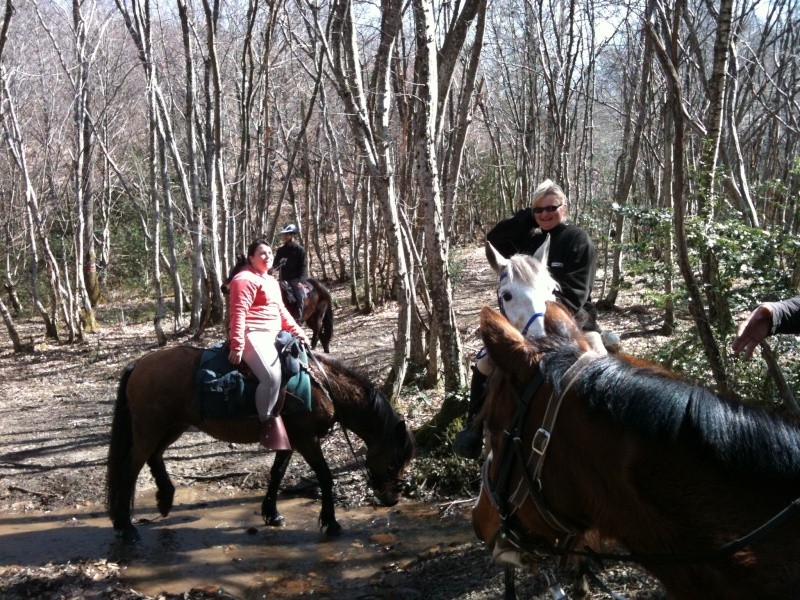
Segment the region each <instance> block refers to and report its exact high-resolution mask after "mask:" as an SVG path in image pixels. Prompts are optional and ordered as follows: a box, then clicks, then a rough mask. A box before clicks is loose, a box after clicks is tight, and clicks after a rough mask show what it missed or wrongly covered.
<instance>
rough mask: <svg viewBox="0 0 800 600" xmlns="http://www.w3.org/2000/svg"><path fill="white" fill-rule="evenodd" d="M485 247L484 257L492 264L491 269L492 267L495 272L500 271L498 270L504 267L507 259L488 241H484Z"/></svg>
mask: <svg viewBox="0 0 800 600" xmlns="http://www.w3.org/2000/svg"><path fill="white" fill-rule="evenodd" d="M485 248H486V259H487V260H488V261H489V264H490V265H491V266H492V269H494V271H495V273H500V271H502V270H503V269H505V268H506V265H507V264H508V259H507V258H505V257H504V256H503V255H502V254H500V253H499V252H498V251H497V250H496V249H495V247H494V246H492V244H491V242H489V241H487V242H486V244H485Z"/></svg>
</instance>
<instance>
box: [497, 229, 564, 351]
mask: <svg viewBox="0 0 800 600" xmlns="http://www.w3.org/2000/svg"><path fill="white" fill-rule="evenodd" d="M549 251H550V236H547V239H546V240H545V243H544V244H542V245H541V246H540V247H539V249H538V250H537V251H536V253H535V254H534V255H533V256H529V255H527V254H515V255H514V256H512V257H511V258H504V257H503V256H502V255H501V254H500V253H499V252H497V250H496V249H495V248H494V246H492V244H490V243H489V242H486V258H487V259H488V261H489V264H490V265H491V267H492V269H494V271H495V273H497V276H498V277H499V283H498V285H497V301H498V305H499V307H500V312H502V313H503V314H504V315H505V317H506V318H507V319H508V320H509V322H510V323H511V324H512V325H514V327H516V328H517V330H519V331H521V332H522V334H523V335H525V336H531V337H533V336H541V335H544V314H545V308H546V303H547V302H548V301H554V300H555V296H554V295H553V291H554V290H556V289H558V284H557V283H556V281H555V280H554V279H553V277H552V276H551V275H550V271H549V270H548V269H547V256H548V253H549Z"/></svg>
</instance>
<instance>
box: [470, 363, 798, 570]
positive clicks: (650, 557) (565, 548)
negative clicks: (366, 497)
mask: <svg viewBox="0 0 800 600" xmlns="http://www.w3.org/2000/svg"><path fill="white" fill-rule="evenodd" d="M598 357H599V355H597V354H596V353H594V352H591V351H589V352H585V353H584V354H582V355H581V356H580V357H579V358H578V360H577V361H576V362H575V364H574V365H572V366H571V367H570V368H569V369H568V370H567V372H566V373H565V374H564V376H563V377H562V379H561V381H562V383H565V387H564V389H563V391H562V392H561V394H560V395H559V397H558V398H554V395H553V394H551V395H550V399H549V400H548V404H547V408H546V410H545V416H544V418H543V422H542V425H541V427H539V429H538V430H537V431H536V433H535V434H534V437H533V442H532V444H531V454H530V457H529V458H528V460H527V461H526V460H525V455H524V449H523V445H522V431H523V429H524V426H525V418H526V416H527V414H528V411H529V410H530V407H531V405H532V402H533V397H534V396H535V395H536V393H537V392H538V391H539V388H540V387H541V386H542V384H543V383H544V381H545V378H544V375H543V374H542V372H541V370H540V371H539V372H537V373H536V375H535V376H534V377H533V379H532V380H531V381H530V382H529V383H528V385H527V386H526V388H525V390H524V392H523V393H522V394H521V395H518V396H517V398H516V404H517V411H516V413H515V415H514V420H513V421H512V423H511V426H510V427H509V429H507V430H505V431H504V433H503V444H502V446H501V449H500V463H499V464H500V472H499V473H498V475H497V478H496V479H495V482H494V483H495V485H494V486H493V485H492V483H493V482H492V481H491V480H490V477H489V467H490V465H491V454H490V455H489V457H488V458H487V459H486V461H485V462H484V464H483V466H482V468H481V481H482V483H483V486H484V489H486V490H487V491H488V495H489V498H490V500H491V502H492V504H493V506H494V507H495V509H496V510H497V513H498V515H499V516H500V520H501V524H500V527H499V528H498V531H497V533H496V534H495V536H494V537H495V539H497V538H498V537H499V538H500V539H502V540H504V541H507V542H509V543H510V544H511V545H512V546H513V547H514V548H515V549H516V550H518V551H522V552H527V553H530V554H533V555H536V554H537V553H542V552H543V553H546V554H550V555H553V556H560V557H562V558H566V557H568V556H579V557H584V558H591V559H594V560H595V561H600V560H615V561H620V562H636V563H648V564H649V565H680V564H690V563H703V562H709V561H713V560H717V559H719V558H723V557H725V556H728V555H730V554H733V553H735V552H738V551H739V550H741V549H743V548H745V547H747V546H749V545H751V544H753V543H755V542H757V541H758V540H760V539H761V538H763V537H764V536H765V535H766V534H767V533H769V532H770V531H772V530H773V529H775V528H776V527H777V526H779V525H780V524H781V523H783V522H784V521H786V520H787V519H788V518H789V517H791V516H792V515H793V514H794V513H795V512H797V511H798V510H800V498H796V499H795V500H793V501H792V502H790V503H789V504H788V505H787V506H786V507H785V508H784V509H783V510H781V511H780V512H778V513H777V514H775V515H774V516H772V517H771V518H770V519H769V520H767V521H766V522H764V523H762V524H761V525H759V526H758V527H757V528H755V529H754V530H752V531H751V532H749V533H748V534H746V535H744V536H742V537H740V538H738V539H736V540H733V541H731V542H728V543H726V544H723V545H722V546H719V547H717V548H715V549H713V550H708V551H703V552H695V553H691V554H637V553H626V554H621V553H613V552H612V553H606V552H595V551H593V550H591V549H590V548H588V547H587V549H585V550H574V549H573V548H572V546H573V545H574V543H575V541H576V539H577V537H578V536H579V535H580V534H581V533H583V531H585V528H581V527H579V526H576V525H573V524H571V523H569V522H568V520H567V519H564V518H562V517H560V516H558V515H556V513H555V512H554V511H553V510H552V509H551V508H550V507H549V505H548V504H547V502H546V501H545V499H544V496H543V493H542V487H543V486H542V481H541V472H542V466H543V464H544V459H545V456H546V452H547V448H548V446H549V443H550V439H551V435H552V430H553V427H554V426H555V422H556V418H557V417H558V411H559V408H560V407H561V403H562V401H563V399H564V397H565V396H566V394H567V392H569V390H570V388H571V387H572V384H573V383H575V381H576V380H577V379H578V377H579V375H580V373H581V371H583V369H584V368H585V367H586V366H587V365H588V363H590V362H591V361H593V360H595V359H596V358H598ZM515 460H519V461H520V463H521V464H522V479H521V480H520V482H519V484H518V485H517V488H516V489H515V491H514V493H513V494H512V495H511V497H508V492H509V487H510V476H511V469H512V467H513V465H514V462H515ZM523 483H524V484H525V486H524V487H523ZM527 495H529V496H530V498H531V500H532V501H533V503H534V505H535V506H536V508H537V510H538V511H539V514H540V515H541V517H542V518H543V519H544V521H545V522H546V523H547V524H548V525H549V526H550V527H552V528H553V529H554V530H555V531H558V532H559V533H562V534H565V538H564V539H563V541H559V540H558V539H556V542H555V544H550V543H548V542H547V541H546V538H545V537H544V536H536V539H535V540H534V539H531V538H530V537H526V536H524V534H523V535H520V534H519V533H518V532H517V531H515V530H514V529H513V528H512V526H511V523H510V520H511V518H512V517H513V515H514V513H515V512H516V510H517V508H519V507H520V506H521V505H522V503H523V502H524V501H525V498H526V497H527ZM509 505H510V506H511V508H510V510H509ZM501 551H502V549H501Z"/></svg>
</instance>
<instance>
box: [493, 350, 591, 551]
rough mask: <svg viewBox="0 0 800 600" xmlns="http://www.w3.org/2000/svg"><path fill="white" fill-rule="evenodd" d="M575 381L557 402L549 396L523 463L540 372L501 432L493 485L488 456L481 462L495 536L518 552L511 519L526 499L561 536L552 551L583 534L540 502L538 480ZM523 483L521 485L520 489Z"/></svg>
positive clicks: (518, 539) (519, 542)
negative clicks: (517, 477)
mask: <svg viewBox="0 0 800 600" xmlns="http://www.w3.org/2000/svg"><path fill="white" fill-rule="evenodd" d="M586 355H589V356H590V358H593V355H592V354H591V353H586V354H584V356H586ZM587 360H588V359H587ZM585 362H587V361H584V363H585ZM577 364H578V363H576V365H577ZM570 371H572V369H570ZM568 373H569V372H568ZM576 377H577V374H576V375H575V377H573V378H572V379H571V380H570V384H569V385H568V386H567V389H566V390H565V391H564V393H562V394H561V395H560V396H559V397H558V398H554V396H553V395H552V394H551V395H550V399H549V401H548V404H547V408H546V410H545V417H544V419H543V422H542V425H541V427H539V429H538V430H537V431H536V433H535V434H534V439H533V443H532V447H531V455H530V457H529V458H528V459H527V460H526V457H525V451H524V448H523V444H522V432H523V429H524V427H525V421H526V417H527V415H528V411H529V410H530V408H531V405H532V403H533V398H534V396H535V395H536V393H537V392H538V391H539V388H541V386H542V384H543V383H544V381H545V377H544V374H543V373H542V372H541V370H540V371H539V372H538V373H537V374H536V375H535V376H534V378H533V379H532V380H531V381H530V383H528V385H527V387H526V388H525V391H524V392H523V393H522V395H520V396H518V397H517V398H516V404H517V411H516V414H515V416H514V420H513V421H512V424H511V427H510V428H509V429H506V430H505V431H504V432H503V444H502V446H501V450H500V462H499V465H500V471H499V473H498V474H497V478H496V479H495V482H494V485H493V482H492V481H491V480H490V478H489V467H490V465H491V456H490V457H489V458H487V459H486V461H484V464H483V467H482V469H481V480H482V482H483V485H484V488H485V489H486V490H487V491H488V492H489V498H490V499H491V501H492V504H493V505H494V507H495V509H496V510H497V513H498V515H499V516H500V520H501V523H500V527H499V528H498V532H497V535H499V536H500V538H501V539H503V540H506V541H508V542H509V543H510V544H511V545H512V546H514V547H515V548H516V549H518V550H522V551H528V548H527V547H526V546H527V544H526V543H525V542H524V540H523V537H522V536H520V535H519V534H518V533H517V532H516V531H515V530H514V529H513V527H512V524H511V518H512V517H513V515H514V513H515V512H516V510H517V509H518V508H519V507H520V506H521V505H522V503H523V502H524V501H525V498H526V497H527V496H530V498H531V500H532V501H533V503H534V505H535V506H536V509H537V510H538V511H539V514H540V515H541V517H542V518H543V519H544V521H545V522H546V523H547V524H548V525H549V526H550V527H552V528H553V529H554V530H555V531H557V532H559V533H561V534H564V538H563V541H562V542H560V543H559V541H558V540H557V541H556V547H555V548H554V549H559V550H562V551H566V550H570V549H571V548H572V546H573V544H574V542H575V540H576V539H577V537H578V536H579V535H580V534H581V533H582V532H583V528H582V527H580V526H577V525H574V524H572V523H570V522H569V521H568V520H566V519H564V518H563V517H560V516H559V515H557V514H556V513H555V511H553V510H552V509H551V508H550V506H549V505H548V503H547V501H546V500H545V498H544V494H543V486H542V481H541V478H540V476H541V472H542V466H543V464H544V459H545V456H546V453H547V447H548V445H549V443H550V438H551V432H552V429H553V427H554V426H555V422H556V418H557V417H558V411H559V409H560V407H561V402H562V401H563V399H564V396H565V395H566V392H567V391H569V387H570V386H571V383H572V381H574V380H575V378H576ZM516 461H519V462H520V464H521V465H522V469H521V470H522V480H521V481H520V482H519V484H518V486H517V488H516V490H515V491H514V492H513V493H512V494H511V495H510V496H509V491H510V486H511V481H510V479H511V469H512V467H513V466H514V464H515V463H516ZM523 483H524V484H525V486H524V487H523Z"/></svg>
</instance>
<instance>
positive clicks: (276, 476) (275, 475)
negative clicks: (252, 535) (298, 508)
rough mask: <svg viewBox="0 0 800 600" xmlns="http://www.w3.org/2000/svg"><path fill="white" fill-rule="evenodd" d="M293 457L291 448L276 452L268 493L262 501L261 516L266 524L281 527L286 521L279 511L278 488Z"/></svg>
mask: <svg viewBox="0 0 800 600" xmlns="http://www.w3.org/2000/svg"><path fill="white" fill-rule="evenodd" d="M291 458H292V451H291V450H278V451H277V452H275V460H274V461H273V463H272V469H270V472H269V484H268V485H267V493H266V495H265V496H264V500H263V501H262V502H261V517H262V518H263V519H264V523H265V524H266V525H270V526H272V527H281V526H282V525H283V522H284V518H283V515H282V514H280V513H279V512H278V490H279V489H280V487H281V481H283V476H284V475H285V474H286V469H287V467H288V466H289V461H290V460H291Z"/></svg>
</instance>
